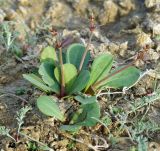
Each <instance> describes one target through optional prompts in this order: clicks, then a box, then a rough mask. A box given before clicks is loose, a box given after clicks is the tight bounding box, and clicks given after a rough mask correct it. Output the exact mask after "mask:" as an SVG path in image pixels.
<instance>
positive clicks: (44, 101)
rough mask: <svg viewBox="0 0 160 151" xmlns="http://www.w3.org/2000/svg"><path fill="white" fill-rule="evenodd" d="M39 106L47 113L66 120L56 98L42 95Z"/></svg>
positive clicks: (38, 101)
mask: <svg viewBox="0 0 160 151" xmlns="http://www.w3.org/2000/svg"><path fill="white" fill-rule="evenodd" d="M37 107H38V108H39V110H40V111H41V112H42V113H43V114H45V115H48V116H53V117H56V118H57V119H59V120H61V121H63V120H64V116H63V114H62V113H61V111H60V109H59V107H58V105H57V104H56V102H55V100H54V99H53V98H51V97H49V96H40V97H39V98H38V99H37Z"/></svg>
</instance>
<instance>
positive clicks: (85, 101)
mask: <svg viewBox="0 0 160 151" xmlns="http://www.w3.org/2000/svg"><path fill="white" fill-rule="evenodd" d="M74 98H75V99H76V100H77V101H78V102H80V103H81V104H91V103H94V102H95V100H96V96H91V97H82V96H79V95H77V96H75V97H74Z"/></svg>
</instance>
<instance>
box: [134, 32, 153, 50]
mask: <svg viewBox="0 0 160 151" xmlns="http://www.w3.org/2000/svg"><path fill="white" fill-rule="evenodd" d="M136 39H137V40H136V44H137V46H139V47H140V48H142V47H144V46H145V45H147V44H151V43H152V40H151V38H150V35H148V34H146V33H144V32H141V33H140V34H138V35H137V36H136Z"/></svg>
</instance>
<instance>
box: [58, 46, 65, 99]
mask: <svg viewBox="0 0 160 151" xmlns="http://www.w3.org/2000/svg"><path fill="white" fill-rule="evenodd" d="M59 62H60V71H61V91H60V97H63V96H64V94H65V81H64V66H63V58H62V47H60V48H59Z"/></svg>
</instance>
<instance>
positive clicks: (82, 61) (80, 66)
mask: <svg viewBox="0 0 160 151" xmlns="http://www.w3.org/2000/svg"><path fill="white" fill-rule="evenodd" d="M92 37H93V32H91V35H90V37H89V41H88V44H87V46H86V48H85V51H84V53H83V56H82V59H81V62H80V65H79V69H78V73H79V72H80V71H81V70H82V67H83V63H84V60H85V58H86V55H87V52H88V49H89V46H90V44H91V40H92Z"/></svg>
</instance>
